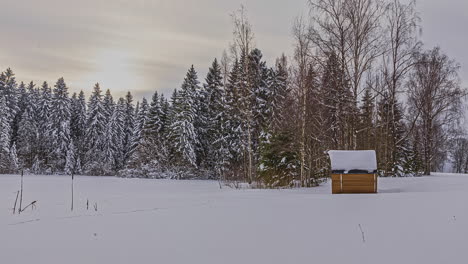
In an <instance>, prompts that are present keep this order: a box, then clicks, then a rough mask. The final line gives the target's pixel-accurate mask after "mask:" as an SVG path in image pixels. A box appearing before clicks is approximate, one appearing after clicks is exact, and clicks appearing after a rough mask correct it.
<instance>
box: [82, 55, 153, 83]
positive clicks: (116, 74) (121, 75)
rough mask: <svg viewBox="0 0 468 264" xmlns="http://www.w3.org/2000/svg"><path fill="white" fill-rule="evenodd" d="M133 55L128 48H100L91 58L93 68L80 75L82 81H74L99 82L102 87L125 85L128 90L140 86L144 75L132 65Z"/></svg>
mask: <svg viewBox="0 0 468 264" xmlns="http://www.w3.org/2000/svg"><path fill="white" fill-rule="evenodd" d="M133 57H135V55H133V54H132V52H131V51H130V50H118V49H111V50H102V51H99V52H97V54H96V56H95V57H94V58H93V66H92V67H93V70H92V71H90V72H89V73H87V74H85V75H84V76H82V81H79V82H78V83H75V84H76V85H77V86H83V85H85V84H86V83H90V82H93V81H95V82H99V83H100V85H101V88H102V89H105V90H107V89H111V91H112V90H113V89H115V88H121V87H127V89H129V90H134V89H137V88H138V87H142V85H143V84H144V77H143V76H142V74H141V73H140V72H138V71H136V70H135V69H134V68H133V67H131V65H130V64H131V59H132V58H133Z"/></svg>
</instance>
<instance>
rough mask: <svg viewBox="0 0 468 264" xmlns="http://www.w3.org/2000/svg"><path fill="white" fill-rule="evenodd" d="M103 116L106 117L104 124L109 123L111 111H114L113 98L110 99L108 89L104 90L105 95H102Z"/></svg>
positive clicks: (110, 95)
mask: <svg viewBox="0 0 468 264" xmlns="http://www.w3.org/2000/svg"><path fill="white" fill-rule="evenodd" d="M103 104H104V115H105V117H106V124H107V123H108V122H109V120H110V118H111V115H112V111H113V109H114V105H115V103H114V98H113V97H112V94H111V91H110V90H109V89H107V90H106V94H105V95H104V100H103Z"/></svg>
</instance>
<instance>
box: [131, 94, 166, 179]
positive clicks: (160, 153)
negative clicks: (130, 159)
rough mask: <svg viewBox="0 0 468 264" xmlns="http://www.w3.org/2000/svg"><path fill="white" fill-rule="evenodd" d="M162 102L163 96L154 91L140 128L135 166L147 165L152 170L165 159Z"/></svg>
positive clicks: (163, 102)
mask: <svg viewBox="0 0 468 264" xmlns="http://www.w3.org/2000/svg"><path fill="white" fill-rule="evenodd" d="M163 104H165V101H164V98H163V97H160V96H159V95H158V92H157V91H156V92H155V93H154V94H153V97H152V100H151V104H150V106H149V109H148V113H147V117H146V121H145V122H144V126H143V128H142V130H141V140H140V144H139V146H138V149H137V152H138V156H139V162H138V164H135V165H136V166H139V167H142V166H148V167H150V168H151V169H152V170H157V169H160V165H161V164H162V163H166V161H167V155H168V153H167V150H166V146H165V135H164V134H163V129H164V126H165V124H164V122H165V120H164V112H163ZM156 167H158V168H156Z"/></svg>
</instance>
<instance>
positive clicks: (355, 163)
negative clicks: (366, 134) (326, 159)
mask: <svg viewBox="0 0 468 264" xmlns="http://www.w3.org/2000/svg"><path fill="white" fill-rule="evenodd" d="M328 155H329V156H330V160H331V169H332V170H344V171H350V170H366V171H368V172H373V171H375V170H377V158H376V154H375V151H374V150H330V151H328Z"/></svg>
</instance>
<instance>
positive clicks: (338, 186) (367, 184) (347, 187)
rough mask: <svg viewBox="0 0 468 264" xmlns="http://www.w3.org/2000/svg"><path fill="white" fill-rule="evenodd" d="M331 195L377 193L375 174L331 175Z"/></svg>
mask: <svg viewBox="0 0 468 264" xmlns="http://www.w3.org/2000/svg"><path fill="white" fill-rule="evenodd" d="M332 193H333V194H338V193H377V176H376V175H375V174H332Z"/></svg>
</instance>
